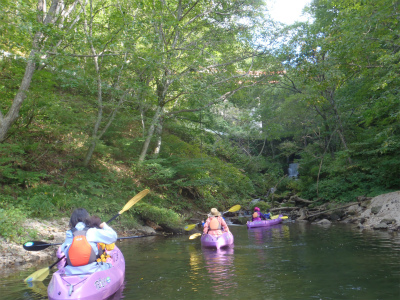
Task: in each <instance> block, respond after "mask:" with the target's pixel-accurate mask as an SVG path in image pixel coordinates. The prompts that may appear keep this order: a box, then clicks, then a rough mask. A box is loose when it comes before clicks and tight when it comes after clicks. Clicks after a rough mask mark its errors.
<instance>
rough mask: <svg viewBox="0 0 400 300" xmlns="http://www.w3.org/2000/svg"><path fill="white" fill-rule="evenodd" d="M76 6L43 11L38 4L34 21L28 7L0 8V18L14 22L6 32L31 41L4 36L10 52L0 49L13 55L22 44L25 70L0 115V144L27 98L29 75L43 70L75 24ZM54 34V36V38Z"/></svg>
mask: <svg viewBox="0 0 400 300" xmlns="http://www.w3.org/2000/svg"><path fill="white" fill-rule="evenodd" d="M77 3H78V0H77V1H74V2H72V3H71V4H69V5H65V3H64V1H63V0H52V1H51V4H50V6H49V7H47V6H46V1H44V0H38V4H37V10H36V19H33V18H32V13H31V12H32V3H27V5H20V3H19V2H16V3H14V2H7V3H6V4H7V5H6V6H4V7H3V6H2V7H3V9H2V12H1V14H2V15H3V14H7V15H8V14H11V15H12V16H15V19H12V20H10V25H9V26H8V27H7V30H8V31H18V30H19V28H23V29H24V30H25V31H24V33H25V34H27V35H28V34H30V35H31V36H32V38H31V39H28V38H27V37H26V36H25V35H24V36H22V37H21V36H20V35H19V34H18V35H17V36H16V37H17V38H21V39H20V40H19V41H12V40H11V39H9V38H10V36H9V35H8V36H7V37H6V40H7V44H8V45H9V48H10V49H7V48H4V49H2V50H3V51H7V50H11V51H13V50H15V49H14V47H15V44H18V43H19V42H22V43H23V46H24V47H23V48H22V49H21V50H22V51H23V53H22V55H24V56H25V55H26V68H25V73H24V75H23V78H22V80H21V84H20V86H19V89H18V91H17V93H16V94H15V97H14V99H13V101H12V104H11V105H10V107H9V108H8V112H7V113H6V114H4V113H3V112H1V111H0V142H4V141H5V140H6V139H7V136H8V132H9V130H10V127H11V126H12V124H13V123H14V122H15V120H16V119H17V118H18V116H19V111H20V108H21V106H22V104H23V102H24V100H25V99H26V97H27V96H28V95H27V94H28V91H29V87H30V84H31V81H32V77H33V74H34V73H35V72H36V71H38V70H40V69H43V68H44V67H45V65H46V59H48V57H49V56H48V52H49V51H50V50H52V51H54V50H55V49H57V48H58V47H59V46H60V45H61V43H62V42H63V37H64V35H65V34H67V33H68V32H70V31H71V29H72V28H73V27H74V26H75V24H76V22H77V21H78V20H79V12H76V5H77ZM74 13H75V14H74ZM31 22H32V23H31ZM30 24H32V25H33V26H30ZM56 32H57V34H54V33H56ZM14 43H15V44H14ZM29 44H30V45H29Z"/></svg>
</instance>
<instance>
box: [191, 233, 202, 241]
mask: <svg viewBox="0 0 400 300" xmlns="http://www.w3.org/2000/svg"><path fill="white" fill-rule="evenodd" d="M199 236H201V233H194V234H192V235H191V236H189V240H194V239H195V238H198V237H199Z"/></svg>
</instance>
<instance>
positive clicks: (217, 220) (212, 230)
mask: <svg viewBox="0 0 400 300" xmlns="http://www.w3.org/2000/svg"><path fill="white" fill-rule="evenodd" d="M223 232H229V227H228V225H226V222H225V220H224V219H223V218H222V216H221V213H220V212H219V211H218V209H216V208H211V211H210V213H209V214H208V218H207V220H206V222H205V223H204V229H203V233H204V234H206V233H208V234H211V235H214V236H220V235H222V233H223Z"/></svg>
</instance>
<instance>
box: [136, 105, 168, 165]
mask: <svg viewBox="0 0 400 300" xmlns="http://www.w3.org/2000/svg"><path fill="white" fill-rule="evenodd" d="M162 110H163V108H162V107H161V106H157V109H156V112H155V114H154V116H153V120H152V121H151V125H150V127H149V130H148V131H147V137H146V140H145V141H144V144H143V148H142V152H141V153H140V156H139V163H142V162H143V161H144V159H145V158H146V155H147V151H148V149H149V145H150V141H151V139H152V137H153V135H154V130H155V126H156V124H157V123H158V122H159V120H160V117H161V115H162Z"/></svg>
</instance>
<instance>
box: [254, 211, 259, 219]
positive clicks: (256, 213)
mask: <svg viewBox="0 0 400 300" xmlns="http://www.w3.org/2000/svg"><path fill="white" fill-rule="evenodd" d="M258 217H259V215H258V212H256V211H255V212H254V213H253V219H255V218H258Z"/></svg>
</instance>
